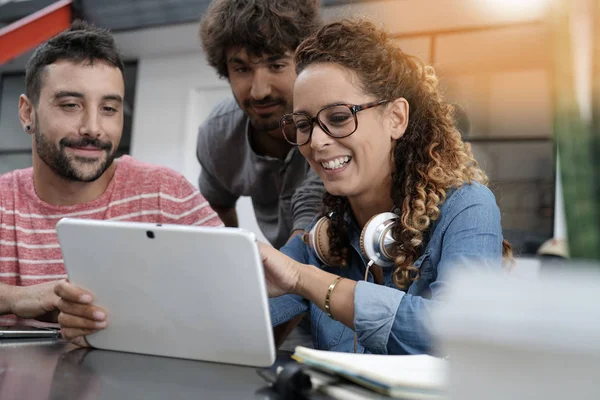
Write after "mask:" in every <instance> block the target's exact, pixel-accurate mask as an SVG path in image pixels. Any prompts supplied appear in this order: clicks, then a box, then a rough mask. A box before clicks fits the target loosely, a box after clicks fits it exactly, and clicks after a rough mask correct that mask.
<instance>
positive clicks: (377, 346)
mask: <svg viewBox="0 0 600 400" xmlns="http://www.w3.org/2000/svg"><path fill="white" fill-rule="evenodd" d="M360 233H361V231H360V228H359V227H358V225H357V223H356V221H355V220H354V219H353V218H352V219H351V221H350V224H349V228H348V236H349V240H350V252H349V253H350V254H349V260H348V261H349V262H348V267H346V268H332V267H327V266H325V265H322V264H321V263H320V262H319V260H318V259H317V257H316V255H315V254H314V253H313V251H312V250H311V249H310V247H309V246H308V245H307V244H305V243H304V242H303V241H302V239H301V238H300V237H299V236H297V237H295V238H294V239H292V240H291V241H290V242H289V243H288V244H287V245H286V246H284V247H283V248H282V249H281V251H282V252H284V253H285V254H287V255H288V256H290V257H292V258H293V259H295V260H296V261H298V262H301V263H303V264H312V265H315V266H317V267H320V268H322V269H324V270H327V271H328V272H331V273H333V274H337V275H340V276H343V277H346V278H349V279H353V280H355V281H358V283H357V285H356V289H355V291H354V327H355V331H356V333H357V336H358V345H357V352H360V353H378V354H416V353H428V352H432V340H431V335H430V334H429V332H428V329H427V325H428V321H427V318H428V314H429V308H430V307H431V306H432V305H433V304H434V303H435V302H437V301H440V300H441V298H442V297H443V294H444V291H445V288H446V285H447V279H448V274H449V273H450V272H451V271H452V270H453V269H456V268H461V267H466V268H500V267H501V264H502V229H501V226H500V211H499V209H498V206H497V205H496V200H495V198H494V195H493V194H492V192H491V191H490V190H489V189H488V188H487V187H485V186H483V185H481V184H479V183H473V184H465V185H463V186H461V187H459V188H457V189H455V190H452V191H449V193H448V196H447V198H446V201H445V202H444V203H443V204H442V205H441V206H440V217H439V219H438V220H436V221H435V223H433V224H432V226H431V227H430V229H429V231H428V233H427V234H426V235H424V236H425V240H426V245H425V246H424V250H423V252H422V254H421V256H420V257H419V258H418V259H417V260H416V261H415V262H414V265H415V266H416V267H417V268H419V269H420V272H421V276H420V278H419V279H418V280H417V281H415V282H413V283H412V284H411V285H410V286H409V288H408V290H407V291H406V292H404V291H402V290H399V289H398V288H397V287H395V286H394V283H393V279H392V273H393V267H392V268H384V269H383V273H384V283H383V284H382V285H378V284H375V283H373V276H372V275H371V274H369V278H368V282H367V281H364V274H365V270H366V265H367V261H368V260H366V259H365V258H364V256H363V255H362V253H361V251H360V245H359V238H360ZM323 300H324V299H323ZM309 310H310V317H311V330H312V337H313V344H314V346H315V348H316V349H322V350H332V351H342V352H353V351H354V331H353V330H352V329H350V328H348V327H347V326H345V325H344V324H342V323H341V322H338V321H335V320H332V319H331V318H329V316H328V315H327V314H326V313H325V312H323V311H322V310H321V309H320V308H319V307H318V306H317V305H315V304H314V303H310V302H308V301H307V300H305V299H303V298H301V297H300V296H296V295H289V294H288V295H284V296H280V297H277V298H272V299H270V311H271V320H272V323H273V325H274V326H277V325H279V324H282V323H284V322H286V321H288V320H290V319H292V318H293V317H295V316H297V315H299V314H301V313H304V312H306V311H309Z"/></svg>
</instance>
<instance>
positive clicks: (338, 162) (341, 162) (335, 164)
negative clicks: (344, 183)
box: [321, 156, 352, 170]
mask: <svg viewBox="0 0 600 400" xmlns="http://www.w3.org/2000/svg"><path fill="white" fill-rule="evenodd" d="M350 160H352V157H350V156H344V157H338V158H336V159H333V160H330V161H324V162H321V166H322V167H323V168H325V169H326V170H336V169H340V168H343V167H344V166H346V164H348V163H349V162H350Z"/></svg>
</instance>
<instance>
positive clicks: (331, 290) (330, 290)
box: [325, 276, 344, 321]
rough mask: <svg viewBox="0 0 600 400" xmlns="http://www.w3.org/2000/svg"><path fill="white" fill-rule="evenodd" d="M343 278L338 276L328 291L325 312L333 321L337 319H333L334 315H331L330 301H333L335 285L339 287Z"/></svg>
mask: <svg viewBox="0 0 600 400" xmlns="http://www.w3.org/2000/svg"><path fill="white" fill-rule="evenodd" d="M342 279H344V278H342V277H341V276H338V277H337V278H335V279H334V280H333V282H331V285H329V289H327V296H325V311H327V315H329V318H331V319H332V320H334V321H335V318H333V315H331V307H330V306H329V300H331V293H333V289H335V285H337V284H338V283H339V281H341V280H342Z"/></svg>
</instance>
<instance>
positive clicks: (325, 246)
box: [308, 217, 333, 267]
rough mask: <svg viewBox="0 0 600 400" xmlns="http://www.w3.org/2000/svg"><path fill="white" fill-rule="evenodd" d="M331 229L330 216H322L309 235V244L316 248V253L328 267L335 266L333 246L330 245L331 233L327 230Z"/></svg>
mask: <svg viewBox="0 0 600 400" xmlns="http://www.w3.org/2000/svg"><path fill="white" fill-rule="evenodd" d="M328 229H329V218H327V217H322V218H320V219H319V220H318V221H317V223H316V224H315V226H313V228H312V229H311V230H310V232H309V234H308V237H309V245H310V247H311V248H312V249H313V250H314V252H315V254H316V255H317V258H318V259H319V261H321V262H322V263H323V264H325V265H327V266H328V267H331V266H333V265H332V263H331V259H330V257H331V253H330V250H331V247H330V246H329V234H328V233H327V230H328Z"/></svg>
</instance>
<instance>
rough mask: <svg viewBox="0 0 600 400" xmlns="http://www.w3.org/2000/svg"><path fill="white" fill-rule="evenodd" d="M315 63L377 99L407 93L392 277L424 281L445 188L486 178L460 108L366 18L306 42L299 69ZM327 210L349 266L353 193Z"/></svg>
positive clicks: (340, 256) (328, 200) (507, 250)
mask: <svg viewBox="0 0 600 400" xmlns="http://www.w3.org/2000/svg"><path fill="white" fill-rule="evenodd" d="M314 63H335V64H338V65H341V66H343V67H345V68H347V69H348V70H350V71H353V72H354V73H355V74H356V75H357V77H358V78H359V79H358V82H359V85H361V89H362V90H363V91H364V92H365V93H366V94H370V95H372V96H374V97H376V98H377V99H397V98H400V97H403V98H405V99H406V100H407V101H408V103H409V108H410V118H409V121H408V125H407V128H406V131H405V133H404V135H403V137H402V140H398V141H397V142H396V145H395V148H394V151H393V156H394V162H395V169H394V170H395V172H394V173H393V174H392V182H393V183H392V189H391V193H390V195H391V198H392V200H393V202H394V204H396V205H397V206H398V208H399V209H400V215H399V216H400V218H399V221H400V222H399V223H398V224H397V225H396V227H395V229H394V230H393V232H392V234H393V236H394V238H395V239H396V241H397V243H398V244H399V245H398V246H397V248H396V260H395V265H396V269H395V271H394V282H395V284H396V286H398V287H399V288H401V289H406V288H407V287H408V286H409V285H410V283H411V282H412V281H414V280H415V279H418V277H419V271H418V269H417V268H416V267H414V266H413V262H414V261H415V260H416V259H417V258H418V256H419V250H420V249H421V248H422V246H423V245H424V244H425V243H424V239H423V234H424V232H425V231H426V230H427V229H428V228H429V227H430V226H431V223H432V222H433V221H435V220H436V219H438V218H439V216H440V205H441V204H442V203H443V202H444V201H445V199H446V194H447V191H448V190H450V189H452V188H457V187H459V186H461V185H463V184H465V183H471V182H474V181H475V182H480V183H482V184H484V185H487V183H488V179H487V176H486V175H485V173H484V172H483V171H482V170H481V169H480V168H479V166H478V164H477V161H475V158H474V157H473V154H472V152H471V147H470V145H469V144H468V143H465V142H463V141H462V139H461V135H460V133H459V131H458V130H457V129H456V126H455V116H454V107H453V106H452V105H450V104H449V103H447V102H445V101H444V99H443V98H442V95H441V93H440V91H439V89H438V79H437V77H436V75H435V73H434V70H433V68H432V67H430V66H426V65H425V64H424V63H423V62H422V61H421V60H419V59H418V58H416V57H413V56H409V55H407V54H405V53H403V52H402V50H401V49H400V48H399V47H398V45H397V44H395V43H394V42H393V40H392V38H390V36H389V35H388V34H386V32H385V31H383V30H381V29H378V28H377V27H376V26H375V25H373V24H372V23H371V22H368V21H362V20H359V21H349V20H343V21H340V22H334V23H330V24H328V25H325V26H323V27H322V28H321V29H319V30H318V31H317V32H316V33H315V34H314V35H312V36H311V37H309V38H307V39H306V40H305V41H304V42H302V43H301V44H300V46H299V47H298V49H297V51H296V69H297V72H298V73H300V72H301V71H302V70H304V69H305V68H307V67H308V66H309V65H311V64H314ZM323 211H324V214H327V215H331V222H330V224H329V231H328V234H329V240H330V243H329V244H330V248H331V256H332V259H333V260H335V262H336V263H337V264H338V265H342V266H345V265H347V257H348V248H347V246H348V235H347V233H346V231H347V229H346V228H347V227H346V222H345V220H344V215H345V214H346V213H347V212H349V211H350V206H349V202H348V200H347V198H345V197H341V196H334V195H331V194H329V193H327V194H326V195H325V197H324V210H323ZM503 255H504V257H505V258H507V259H509V260H511V259H512V249H511V246H510V244H509V243H508V242H507V241H504V242H503Z"/></svg>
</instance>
